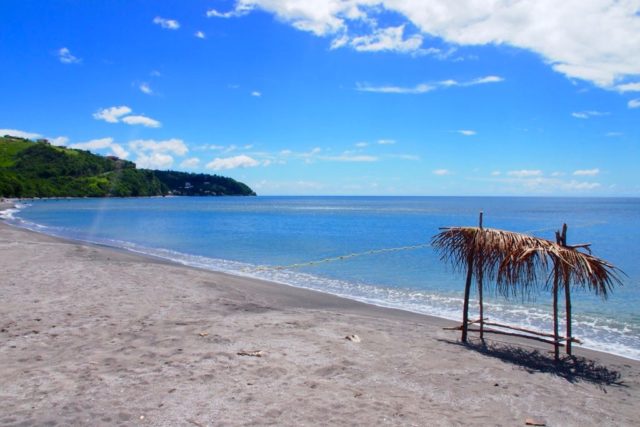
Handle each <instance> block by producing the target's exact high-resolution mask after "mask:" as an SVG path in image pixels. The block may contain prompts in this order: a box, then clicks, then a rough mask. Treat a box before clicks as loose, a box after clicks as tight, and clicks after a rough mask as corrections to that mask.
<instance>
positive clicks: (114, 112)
mask: <svg viewBox="0 0 640 427" xmlns="http://www.w3.org/2000/svg"><path fill="white" fill-rule="evenodd" d="M130 112H131V108H129V107H127V106H126V105H121V106H119V107H110V108H103V109H100V110H98V111H97V112H95V113H93V118H94V119H96V120H104V121H105V122H108V123H118V122H119V121H120V117H122V116H124V115H127V114H129V113H130Z"/></svg>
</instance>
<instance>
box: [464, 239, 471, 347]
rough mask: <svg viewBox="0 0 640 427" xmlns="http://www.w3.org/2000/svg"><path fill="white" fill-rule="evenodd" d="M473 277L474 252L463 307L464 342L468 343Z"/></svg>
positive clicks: (468, 264) (468, 261)
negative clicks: (470, 295)
mask: <svg viewBox="0 0 640 427" xmlns="http://www.w3.org/2000/svg"><path fill="white" fill-rule="evenodd" d="M472 276H473V252H472V253H470V254H469V256H468V258H467V281H466V283H465V285H464V305H463V307H462V342H464V343H466V342H467V330H468V329H469V293H470V292H471V278H472Z"/></svg>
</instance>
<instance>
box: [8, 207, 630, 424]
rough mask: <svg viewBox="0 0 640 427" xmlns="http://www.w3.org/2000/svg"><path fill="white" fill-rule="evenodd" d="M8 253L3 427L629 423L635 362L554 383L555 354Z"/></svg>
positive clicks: (74, 255)
mask: <svg viewBox="0 0 640 427" xmlns="http://www.w3.org/2000/svg"><path fill="white" fill-rule="evenodd" d="M8 203H12V202H11V201H10V202H8ZM7 207H10V206H7V204H6V203H5V206H4V207H3V206H2V203H0V210H2V209H6V208H7ZM0 251H1V252H2V253H1V255H2V256H1V261H0V263H1V264H2V271H3V272H4V273H3V281H2V285H1V286H0V293H1V294H2V303H1V304H2V305H1V307H2V309H1V311H0V327H1V328H2V332H1V336H2V340H3V342H4V343H6V345H3V346H2V348H1V349H0V359H1V360H2V361H3V363H2V364H1V365H2V368H0V383H2V384H7V385H8V386H7V387H3V388H2V390H0V399H2V401H3V402H6V404H5V405H4V406H5V408H6V409H3V410H2V411H1V412H0V425H14V424H19V423H20V422H26V423H27V424H43V423H45V422H47V421H55V422H57V423H59V424H61V425H62V424H75V425H101V424H104V425H118V424H122V425H130V424H132V423H134V422H135V423H145V424H149V425H243V424H260V425H264V424H277V425H305V424H307V425H311V424H318V423H320V424H322V423H324V424H331V425H344V424H361V425H370V424H385V423H386V424H391V425H424V424H425V423H428V424H432V425H459V424H465V425H479V424H495V425H504V424H508V425H523V424H524V421H525V419H526V418H531V417H532V418H536V419H543V420H545V422H546V423H547V425H597V424H611V423H615V424H617V425H632V424H634V423H635V422H636V418H637V416H636V411H635V407H634V402H635V401H637V399H638V397H640V362H638V361H634V360H631V359H626V358H623V357H619V356H615V355H611V354H607V353H600V352H596V351H591V350H586V349H577V351H576V354H577V355H578V356H579V357H584V358H586V360H587V361H589V362H592V363H591V365H589V363H583V364H579V365H577V366H576V367H574V368H580V369H584V372H582V373H580V372H578V371H579V369H577V370H576V369H574V370H575V371H576V372H573V373H571V372H570V370H569V371H566V372H565V371H562V370H558V371H555V372H554V371H553V370H552V371H551V372H550V371H549V370H548V365H545V360H543V359H545V357H546V356H549V357H550V355H549V354H548V351H549V350H551V348H550V346H545V345H541V346H537V345H533V348H532V347H531V345H532V344H531V342H529V341H527V342H522V341H521V340H515V341H514V340H512V339H503V338H499V340H500V342H497V341H491V340H490V341H488V343H489V346H488V347H487V348H483V347H480V346H470V347H464V346H461V345H460V344H459V343H458V342H457V340H458V339H459V333H458V332H457V331H451V330H445V329H443V327H447V326H452V325H453V324H454V322H452V321H448V320H445V319H441V318H436V317H431V316H426V315H422V314H416V313H411V312H408V311H402V310H395V309H388V308H383V307H378V306H374V305H368V304H364V303H360V302H357V301H353V300H349V299H345V298H340V297H337V296H333V295H330V294H325V293H320V292H315V291H312V290H307V289H301V288H295V287H291V286H286V285H282V284H276V283H270V282H266V281H262V280H258V279H251V278H246V277H240V276H232V275H229V274H225V273H216V272H211V271H206V270H199V269H196V268H192V267H187V266H183V265H179V264H176V263H172V262H170V261H167V260H161V259H157V258H152V257H147V256H143V255H138V254H133V253H130V252H127V251H124V250H117V249H114V248H108V247H102V246H98V245H91V244H85V243H80V242H74V241H69V240H64V239H61V238H57V237H52V236H47V235H43V234H39V233H35V232H31V231H29V230H24V229H19V228H16V227H11V226H9V225H7V224H4V223H2V222H0ZM350 335H357V336H358V338H359V339H360V340H361V341H360V342H356V341H358V340H357V339H356V340H355V341H350V340H348V339H345V337H347V336H350ZM512 344H517V345H518V346H517V347H512ZM536 349H537V352H536ZM540 355H541V356H540ZM510 357H511V358H512V359H513V360H510V359H509V358H510ZM536 358H537V359H536ZM589 366H591V367H592V368H594V367H595V368H597V369H592V370H591V371H589ZM457 408H464V409H465V410H458V409H457ZM605 408H606V411H605Z"/></svg>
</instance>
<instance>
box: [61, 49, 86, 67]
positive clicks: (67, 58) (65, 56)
mask: <svg viewBox="0 0 640 427" xmlns="http://www.w3.org/2000/svg"><path fill="white" fill-rule="evenodd" d="M56 55H57V56H58V59H59V60H60V62H62V63H63V64H78V63H80V62H82V60H81V59H80V58H78V57H76V56H74V55H72V54H71V51H70V50H69V49H68V48H66V47H62V48H60V49H58V51H57V52H56Z"/></svg>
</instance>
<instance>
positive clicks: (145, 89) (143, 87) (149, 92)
mask: <svg viewBox="0 0 640 427" xmlns="http://www.w3.org/2000/svg"><path fill="white" fill-rule="evenodd" d="M138 88H139V89H140V92H142V93H146V94H147V95H153V90H152V89H151V86H149V83H140V86H138Z"/></svg>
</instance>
